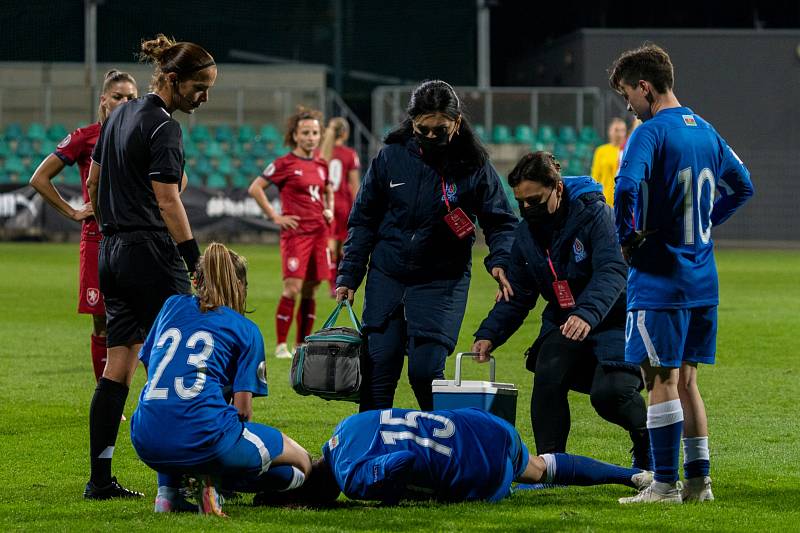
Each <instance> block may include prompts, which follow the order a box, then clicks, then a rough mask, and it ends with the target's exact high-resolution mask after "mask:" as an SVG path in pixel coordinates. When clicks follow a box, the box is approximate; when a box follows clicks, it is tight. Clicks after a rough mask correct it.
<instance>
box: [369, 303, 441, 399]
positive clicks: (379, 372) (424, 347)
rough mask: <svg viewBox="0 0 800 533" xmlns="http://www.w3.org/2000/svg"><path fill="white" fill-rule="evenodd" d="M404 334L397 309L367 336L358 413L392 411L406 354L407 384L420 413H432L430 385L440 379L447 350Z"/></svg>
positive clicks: (399, 309) (403, 321) (429, 340)
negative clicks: (380, 326) (366, 352)
mask: <svg viewBox="0 0 800 533" xmlns="http://www.w3.org/2000/svg"><path fill="white" fill-rule="evenodd" d="M406 332H407V324H406V321H405V318H404V316H403V307H402V306H401V307H399V308H398V309H397V310H395V311H394V313H392V316H391V317H390V318H389V320H388V321H387V322H386V324H385V326H384V327H383V328H381V329H380V330H375V331H369V332H368V333H367V346H368V352H369V353H368V357H367V358H365V360H364V361H363V364H362V375H363V380H364V384H363V386H362V388H361V402H360V411H361V412H363V411H369V410H371V409H387V408H389V407H392V403H393V402H394V392H395V389H397V383H398V381H400V374H401V373H402V371H403V360H404V359H405V354H406V353H408V381H409V383H410V384H411V389H412V390H413V391H414V396H416V398H417V403H419V408H420V409H422V410H423V411H430V410H432V409H433V393H432V392H431V382H432V381H433V380H434V379H442V378H444V365H445V361H446V360H447V355H448V354H449V352H450V350H448V348H447V347H446V346H444V345H442V344H440V343H439V342H437V341H434V340H432V339H427V338H424V337H408V335H407V333H406Z"/></svg>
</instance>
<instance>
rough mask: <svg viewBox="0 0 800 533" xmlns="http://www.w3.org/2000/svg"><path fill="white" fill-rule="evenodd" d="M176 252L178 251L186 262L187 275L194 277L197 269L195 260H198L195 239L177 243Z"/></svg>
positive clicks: (198, 250)
mask: <svg viewBox="0 0 800 533" xmlns="http://www.w3.org/2000/svg"><path fill="white" fill-rule="evenodd" d="M178 252H180V254H181V257H183V261H184V262H185V263H186V270H188V271H189V275H190V276H192V277H194V274H195V272H196V271H197V262H198V261H199V260H200V247H199V246H198V245H197V241H196V240H194V239H189V240H188V241H183V242H181V243H179V244H178Z"/></svg>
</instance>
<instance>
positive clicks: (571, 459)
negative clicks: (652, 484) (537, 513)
mask: <svg viewBox="0 0 800 533" xmlns="http://www.w3.org/2000/svg"><path fill="white" fill-rule="evenodd" d="M542 458H543V459H544V462H545V464H546V465H547V477H546V478H545V479H544V481H545V482H546V483H557V484H560V485H608V484H612V483H616V484H619V485H627V486H629V487H633V486H634V485H633V483H632V482H631V476H633V475H634V474H638V473H639V472H641V470H639V469H638V468H626V467H624V466H617V465H612V464H609V463H604V462H603V461H598V460H596V459H590V458H589V457H583V456H582V455H572V454H569V453H553V454H551V453H546V454H544V455H542Z"/></svg>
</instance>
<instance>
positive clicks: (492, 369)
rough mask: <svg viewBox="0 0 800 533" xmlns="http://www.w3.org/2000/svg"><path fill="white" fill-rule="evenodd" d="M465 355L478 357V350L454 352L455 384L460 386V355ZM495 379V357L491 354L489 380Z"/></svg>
mask: <svg viewBox="0 0 800 533" xmlns="http://www.w3.org/2000/svg"><path fill="white" fill-rule="evenodd" d="M464 355H466V356H467V357H472V358H473V359H474V358H476V357H478V356H479V355H480V354H479V353H478V352H459V353H458V354H456V380H455V386H456V387H460V386H461V357H462V356H464ZM494 379H495V359H494V356H493V355H490V356H489V381H492V382H493V381H494Z"/></svg>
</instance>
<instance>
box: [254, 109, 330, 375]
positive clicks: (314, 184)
mask: <svg viewBox="0 0 800 533" xmlns="http://www.w3.org/2000/svg"><path fill="white" fill-rule="evenodd" d="M321 122H322V113H320V112H319V111H314V110H311V109H306V108H304V107H302V106H300V107H298V108H297V113H295V114H294V115H292V116H291V117H289V120H288V121H287V129H286V134H285V136H284V144H285V145H286V146H288V147H289V148H291V150H292V151H291V152H289V153H288V154H286V155H284V156H282V157H279V158H277V159H276V160H275V161H273V162H272V163H270V164H269V166H267V168H266V169H265V170H264V172H263V173H262V174H261V176H259V177H257V178H256V179H255V180H253V183H252V184H251V185H250V188H249V189H248V192H249V193H250V195H251V196H252V197H253V198H255V200H256V202H258V205H259V206H261V209H262V210H263V211H264V214H265V215H266V216H267V217H268V218H269V219H271V220H272V221H273V222H275V224H277V225H278V226H280V228H281V260H282V263H283V292H282V293H281V299H280V302H279V303H278V309H277V311H276V312H275V329H276V337H277V346H276V347H275V357H278V358H280V359H289V358H291V357H292V354H291V352H290V351H289V349H288V348H287V346H286V337H287V336H288V333H289V327H290V326H291V324H292V315H293V314H294V303H295V300H296V299H297V296H298V294H299V295H300V307H299V308H298V310H297V337H296V343H297V344H300V343H302V342H303V340H304V339H305V336H306V335H309V334H310V333H311V330H312V328H313V327H314V318H316V317H315V315H314V312H315V309H316V302H315V300H314V293H315V292H316V290H317V287H318V286H319V284H320V281H322V280H324V279H328V277H329V276H330V258H329V252H328V234H329V232H330V224H331V222H332V221H333V206H334V201H333V189H331V186H330V184H329V182H328V165H327V164H326V162H325V160H324V159H321V158H319V157H315V156H314V152H315V150H316V149H317V148H318V147H319V145H320V139H321V136H322V135H321V134H322V130H321V126H320V124H321ZM328 137H329V138H328V139H326V141H325V143H324V144H325V146H323V147H322V150H321V152H322V153H323V154H325V153H330V152H331V150H332V145H333V139H331V138H330V137H331V136H328ZM270 183H272V184H275V185H276V186H277V187H278V190H279V191H280V200H281V213H280V214H278V212H277V211H276V210H275V209H274V208H273V207H272V205H271V204H270V201H269V199H268V198H267V195H266V193H265V192H264V189H265V188H266V187H267V186H268V185H269V184H270Z"/></svg>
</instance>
